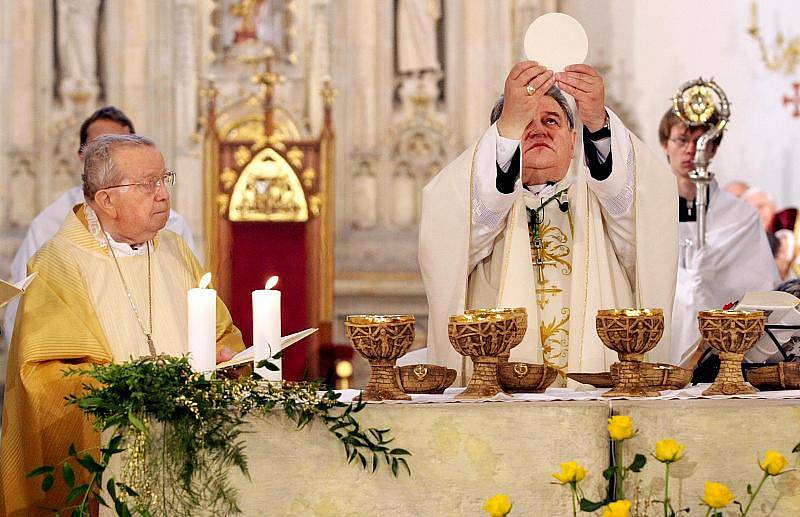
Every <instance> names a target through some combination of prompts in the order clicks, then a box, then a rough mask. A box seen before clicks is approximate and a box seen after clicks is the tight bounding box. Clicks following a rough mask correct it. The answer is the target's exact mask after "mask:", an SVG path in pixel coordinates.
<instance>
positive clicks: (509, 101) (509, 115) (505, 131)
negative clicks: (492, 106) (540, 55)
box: [497, 61, 555, 140]
mask: <svg viewBox="0 0 800 517" xmlns="http://www.w3.org/2000/svg"><path fill="white" fill-rule="evenodd" d="M553 84H555V76H554V75H553V71H552V70H548V69H547V68H545V67H543V66H539V64H538V63H537V62H536V61H522V62H520V63H517V64H516V65H514V68H512V69H511V71H510V72H509V73H508V76H507V77H506V84H505V89H504V93H503V97H504V101H503V113H502V114H501V115H500V118H499V119H498V120H497V131H498V133H500V136H503V137H505V138H511V139H514V140H520V139H521V138H522V133H524V132H525V128H526V127H528V124H529V123H530V122H531V120H533V116H534V114H535V113H536V107H537V106H538V105H539V101H540V100H541V98H542V96H543V95H544V94H545V92H547V90H549V89H550V87H551V86H553Z"/></svg>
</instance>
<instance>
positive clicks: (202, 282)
mask: <svg viewBox="0 0 800 517" xmlns="http://www.w3.org/2000/svg"><path fill="white" fill-rule="evenodd" d="M210 283H211V273H206V274H205V275H203V276H202V278H200V284H199V285H198V286H197V287H199V288H200V289H205V288H206V287H208V284H210Z"/></svg>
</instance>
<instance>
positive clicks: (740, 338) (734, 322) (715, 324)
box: [697, 311, 766, 395]
mask: <svg viewBox="0 0 800 517" xmlns="http://www.w3.org/2000/svg"><path fill="white" fill-rule="evenodd" d="M697 320H698V322H699V324H700V335H701V336H703V341H705V342H706V343H708V345H709V346H711V348H713V349H714V350H716V351H717V352H719V361H720V364H719V373H717V378H716V379H715V380H714V384H712V385H711V386H710V387H709V388H708V389H707V390H705V391H704V392H703V395H738V394H742V393H755V392H757V391H758V390H757V389H755V388H753V387H751V386H748V385H747V384H745V382H744V377H742V359H744V354H745V352H747V351H748V350H750V349H751V348H752V347H753V345H754V344H755V343H756V341H758V338H760V337H761V334H763V333H764V322H765V321H766V317H765V316H764V312H763V311H700V312H699V313H697Z"/></svg>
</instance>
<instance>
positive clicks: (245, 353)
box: [216, 328, 319, 370]
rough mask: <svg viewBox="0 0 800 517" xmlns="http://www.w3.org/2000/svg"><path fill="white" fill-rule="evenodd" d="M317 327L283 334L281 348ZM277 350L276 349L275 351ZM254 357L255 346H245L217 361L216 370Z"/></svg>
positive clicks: (248, 360)
mask: <svg viewBox="0 0 800 517" xmlns="http://www.w3.org/2000/svg"><path fill="white" fill-rule="evenodd" d="M317 330H319V329H316V328H310V329H305V330H301V331H300V332H295V333H294V334H289V335H288V336H283V337H282V338H281V350H285V349H286V348H288V347H290V346H291V345H293V344H295V343H297V342H298V341H300V340H301V339H305V338H307V337H308V336H310V335H311V334H313V333H314V332H316V331H317ZM276 352H277V351H276ZM254 357H255V348H254V347H252V346H251V347H247V348H245V349H244V350H242V351H241V352H239V353H238V354H236V355H235V356H233V357H232V358H230V359H229V360H227V361H225V362H224V363H219V364H218V365H217V366H216V369H217V370H220V369H222V368H230V367H231V366H238V365H240V364H245V363H252V362H253V359H254Z"/></svg>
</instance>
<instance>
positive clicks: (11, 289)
mask: <svg viewBox="0 0 800 517" xmlns="http://www.w3.org/2000/svg"><path fill="white" fill-rule="evenodd" d="M34 278H36V272H35V271H34V272H33V273H31V274H30V275H28V276H27V277H25V278H23V279H22V280H21V281H19V282H17V283H16V284H12V283H9V282H6V281H5V280H0V307H3V306H5V305H6V304H7V303H8V302H10V301H11V300H13V299H14V298H16V297H17V296H19V295H21V294H22V293H24V292H25V289H27V288H28V286H29V285H31V282H33V279H34Z"/></svg>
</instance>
